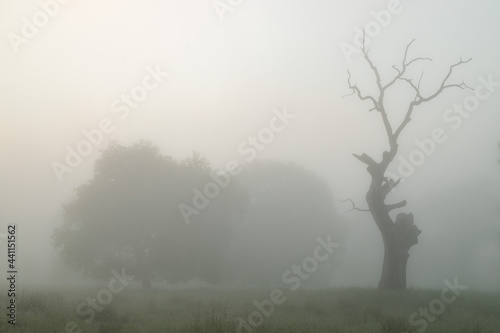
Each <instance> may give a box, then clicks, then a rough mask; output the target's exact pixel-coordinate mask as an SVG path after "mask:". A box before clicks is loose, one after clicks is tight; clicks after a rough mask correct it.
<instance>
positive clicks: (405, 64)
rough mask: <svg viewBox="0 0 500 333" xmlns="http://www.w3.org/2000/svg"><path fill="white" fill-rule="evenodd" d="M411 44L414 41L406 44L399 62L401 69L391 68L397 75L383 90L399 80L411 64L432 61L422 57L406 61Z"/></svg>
mask: <svg viewBox="0 0 500 333" xmlns="http://www.w3.org/2000/svg"><path fill="white" fill-rule="evenodd" d="M413 42H415V39H413V40H412V41H411V42H410V43H408V45H406V49H405V54H404V57H403V61H402V62H401V69H399V68H397V67H396V65H394V66H392V68H394V69H395V70H396V71H397V72H398V75H396V76H395V77H394V78H393V79H392V80H391V81H389V82H388V83H387V84H386V85H385V86H384V87H383V89H384V90H385V89H387V88H389V87H390V86H392V85H393V84H394V83H396V82H397V81H398V80H399V79H401V78H402V77H403V75H404V74H405V72H406V70H407V69H408V67H409V66H410V65H411V64H413V63H415V62H417V61H432V59H431V58H424V57H418V58H413V59H411V60H410V61H407V59H408V50H409V49H410V46H411V45H412V44H413Z"/></svg>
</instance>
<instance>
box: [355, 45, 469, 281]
mask: <svg viewBox="0 0 500 333" xmlns="http://www.w3.org/2000/svg"><path fill="white" fill-rule="evenodd" d="M413 42H414V40H412V41H411V42H410V43H409V44H408V45H407V46H406V49H405V52H404V56H403V60H402V62H401V64H400V65H399V66H396V65H394V66H393V67H392V68H393V69H394V70H395V71H396V73H395V75H393V76H392V77H391V79H390V80H388V81H387V82H384V80H382V78H381V75H380V70H379V68H378V67H377V66H376V65H375V63H374V62H373V60H372V58H371V57H370V54H369V53H370V52H369V51H370V50H367V49H366V46H365V43H364V42H363V47H362V53H363V58H364V60H365V61H366V63H367V64H368V66H369V68H370V71H371V73H372V74H373V75H374V79H375V85H376V87H377V89H376V90H377V93H375V94H365V93H364V92H363V91H362V89H361V88H360V87H359V86H358V84H355V83H353V82H352V77H351V72H350V71H349V70H348V71H347V72H348V80H347V82H348V85H349V88H350V89H351V90H352V94H350V95H355V96H357V97H358V98H359V99H360V100H361V101H363V102H366V103H367V104H369V111H370V112H371V111H375V112H377V113H378V114H379V115H380V118H381V120H382V123H383V125H384V128H385V132H386V137H387V140H388V145H389V149H388V150H385V151H383V152H382V156H381V158H380V159H377V160H378V161H377V160H376V158H373V157H371V156H369V155H368V154H366V153H363V154H361V155H358V154H353V156H354V157H356V158H357V159H358V160H359V161H360V162H362V163H363V164H366V166H367V171H368V173H369V175H370V178H371V182H370V187H369V189H368V191H367V193H366V201H367V204H368V209H360V208H357V207H356V206H355V205H354V203H353V210H360V211H362V210H364V211H369V212H370V213H371V215H372V217H373V219H374V220H375V223H376V224H377V227H378V229H379V231H380V233H381V235H382V239H383V242H384V261H383V267H382V275H381V278H380V281H379V284H378V288H379V289H405V288H406V265H407V261H408V257H409V250H410V248H411V247H412V246H413V245H415V244H417V243H418V236H419V234H420V233H421V231H420V230H419V229H418V228H417V227H416V225H415V224H414V219H413V214H411V213H399V214H398V215H397V216H396V218H395V219H393V218H392V217H391V215H390V213H391V212H392V211H393V210H396V209H400V208H402V207H404V206H405V205H406V201H405V200H402V201H400V202H397V203H386V197H387V195H388V194H389V192H391V191H392V189H393V188H394V187H396V186H398V184H399V183H400V181H401V179H397V180H395V179H391V178H389V177H387V176H386V173H387V168H388V166H389V165H390V163H391V162H392V161H393V160H394V158H395V157H396V154H397V153H398V149H399V143H398V140H399V138H400V136H401V134H402V133H403V131H404V130H405V129H406V127H407V125H408V124H409V123H410V122H411V120H412V116H413V113H414V111H415V109H416V108H417V107H419V106H422V105H424V104H426V103H428V102H430V101H432V100H434V99H435V98H437V97H438V96H440V95H441V94H442V93H443V92H445V91H447V90H449V89H452V88H459V89H470V88H469V87H467V85H466V84H465V83H463V82H462V83H449V82H448V81H449V79H450V77H451V75H452V73H453V71H454V69H455V68H456V67H457V66H460V65H462V64H465V63H468V62H469V61H470V60H471V59H468V60H465V61H464V60H462V59H460V60H459V61H458V62H456V63H455V64H453V65H451V66H450V67H449V69H448V72H447V74H446V75H445V77H444V78H443V79H442V81H441V82H440V84H439V86H438V88H437V89H434V90H433V92H432V93H430V94H424V93H423V91H422V89H421V83H422V77H423V72H422V74H421V75H420V77H419V78H418V79H417V80H415V79H412V78H410V77H408V76H407V75H408V69H409V68H410V67H413V66H412V65H414V64H415V63H418V62H423V61H432V59H430V58H423V57H417V58H411V59H410V58H409V56H408V53H409V50H410V47H411V45H412V44H413ZM398 83H402V84H403V85H406V86H407V87H409V88H410V89H411V90H412V91H413V97H412V99H411V100H410V101H409V103H408V107H407V108H406V110H405V111H404V112H405V114H404V118H403V120H402V121H401V122H399V123H398V124H396V125H394V124H393V122H391V121H390V119H389V114H388V112H387V111H388V110H387V103H386V98H387V96H388V95H389V93H390V92H391V90H390V89H391V88H393V87H395V86H396V85H397V84H398Z"/></svg>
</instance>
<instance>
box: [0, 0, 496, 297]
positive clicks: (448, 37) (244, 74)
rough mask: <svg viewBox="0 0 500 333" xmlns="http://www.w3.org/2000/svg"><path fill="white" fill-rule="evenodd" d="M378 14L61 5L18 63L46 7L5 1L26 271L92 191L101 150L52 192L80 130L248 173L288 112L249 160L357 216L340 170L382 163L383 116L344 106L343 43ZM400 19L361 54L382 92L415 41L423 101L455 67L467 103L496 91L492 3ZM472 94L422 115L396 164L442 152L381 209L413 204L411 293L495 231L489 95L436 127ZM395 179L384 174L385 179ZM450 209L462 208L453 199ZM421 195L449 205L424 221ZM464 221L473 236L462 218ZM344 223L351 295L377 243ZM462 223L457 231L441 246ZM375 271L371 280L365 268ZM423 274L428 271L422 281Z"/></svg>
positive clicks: (280, 7)
mask: <svg viewBox="0 0 500 333" xmlns="http://www.w3.org/2000/svg"><path fill="white" fill-rule="evenodd" d="M47 1H48V0H47ZM223 2H224V3H226V1H223ZM236 2H237V1H234V3H236ZM390 2H391V1H371V0H370V1H368V0H359V1H353V0H350V1H347V0H343V1H335V0H318V1H297V0H261V1H255V0H254V1H245V0H243V1H241V4H239V5H237V6H235V7H234V8H233V10H232V11H228V12H225V13H224V15H223V17H224V20H221V18H220V16H219V15H218V13H217V11H216V10H215V8H214V5H213V4H214V3H213V1H212V0H203V1H194V0H165V1H160V0H146V1H140V2H139V1H131V0H122V1H118V0H113V1H105V2H103V1H96V0H86V1H82V0H81V1H79V0H73V1H70V2H69V3H68V4H65V5H59V9H58V11H57V13H55V14H54V17H50V18H49V19H48V21H47V22H45V23H46V24H45V25H44V26H43V27H41V28H38V30H39V31H38V32H37V33H34V36H32V37H31V38H27V39H26V40H25V41H26V43H22V44H20V45H17V49H18V50H17V51H18V52H16V47H15V46H13V44H12V43H11V40H9V36H10V39H12V33H14V34H17V35H18V36H22V29H23V25H24V24H25V23H24V22H25V21H23V18H24V17H26V18H28V20H32V19H33V15H35V14H36V13H38V12H39V11H40V10H41V8H40V5H39V4H38V1H25V0H23V1H14V0H3V1H2V2H1V3H0V22H1V23H0V36H3V37H2V38H0V63H1V64H2V65H3V66H2V68H3V70H2V75H1V78H0V117H1V118H0V119H1V121H0V157H1V162H2V163H1V166H0V198H1V201H2V204H1V205H0V207H2V208H1V209H0V221H1V222H0V227H2V228H4V224H7V223H18V224H19V225H20V230H21V231H20V233H21V236H20V237H21V239H24V242H23V243H22V245H23V248H22V251H23V252H24V253H23V254H24V256H23V257H21V260H25V261H26V271H27V272H37V271H39V270H40V269H42V268H44V269H46V268H47V265H49V264H48V263H50V262H51V261H50V260H49V259H47V260H46V261H45V260H39V261H38V260H37V262H36V263H34V264H33V263H28V261H29V259H28V258H29V256H30V255H31V254H33V255H34V254H36V253H45V252H46V253H47V258H49V257H50V256H51V255H52V252H51V247H50V244H49V240H48V237H49V235H50V234H51V232H52V228H53V227H54V226H55V225H57V224H58V223H60V213H61V212H60V205H61V203H63V202H67V201H68V200H70V198H71V195H72V193H73V189H74V188H75V187H77V186H78V185H79V184H81V183H82V182H84V181H86V180H87V179H89V177H91V175H92V166H93V163H94V161H95V160H96V158H98V156H99V149H102V148H105V147H106V144H105V143H104V144H101V145H99V146H98V147H96V148H95V149H94V151H93V153H92V154H91V155H90V156H87V157H84V158H83V161H82V163H81V164H80V165H79V166H78V167H76V168H75V169H74V171H73V172H72V173H70V174H69V173H68V174H65V175H64V176H63V181H62V182H59V180H58V178H57V176H56V175H55V173H54V171H53V168H52V166H51V165H52V163H53V162H54V161H58V162H61V163H64V159H65V158H66V153H67V152H66V146H70V147H72V148H75V147H76V146H77V145H78V143H79V142H81V140H84V139H85V137H84V136H83V134H82V131H83V130H90V129H93V128H97V127H98V126H99V123H100V122H101V120H102V119H105V118H108V119H110V120H111V121H112V123H113V125H114V126H115V129H114V131H112V133H110V134H109V135H106V139H105V140H106V141H107V140H117V141H119V142H121V143H126V144H128V143H132V142H136V141H138V140H141V139H146V140H151V141H153V143H155V144H157V145H159V146H160V148H161V150H162V152H163V153H164V154H167V155H171V156H173V157H175V158H179V159H182V158H184V157H186V156H187V155H189V154H190V152H191V151H193V150H198V151H200V152H201V153H202V154H204V155H205V156H206V157H207V158H209V159H210V160H211V161H212V162H213V164H214V165H215V166H217V167H219V168H221V167H223V166H224V165H225V163H226V162H227V161H229V160H231V159H237V160H240V161H242V162H243V161H244V159H243V158H242V156H241V155H240V154H238V152H237V147H238V146H239V144H240V143H241V142H242V141H243V140H245V139H246V138H247V137H248V136H249V135H255V134H256V133H258V132H259V131H260V130H261V129H262V128H263V127H265V126H267V125H268V123H269V120H270V118H271V117H272V116H273V109H274V108H278V109H283V108H284V107H286V108H287V110H288V111H289V112H291V113H293V114H295V115H296V118H295V119H294V120H293V122H292V123H291V124H290V126H288V127H287V128H286V130H285V131H283V132H282V133H280V134H279V135H277V136H276V138H275V140H274V141H273V142H272V143H271V144H269V146H268V147H266V149H265V150H263V151H262V152H259V154H258V158H259V159H277V160H284V161H288V160H293V161H296V162H298V163H301V164H303V165H304V166H305V167H307V168H308V169H310V170H313V171H315V172H317V173H318V174H319V175H321V176H322V177H324V178H326V179H327V180H328V181H329V183H330V185H331V187H332V190H333V193H334V195H335V196H336V197H338V198H353V199H355V200H356V201H358V202H360V204H362V203H363V198H364V194H365V191H366V188H367V186H368V176H367V174H366V171H365V167H364V166H363V165H361V164H360V163H359V161H357V160H356V159H354V158H353V157H352V156H351V154H352V153H363V152H368V153H373V154H374V156H375V157H378V156H379V154H380V153H381V152H382V151H383V150H384V149H385V143H386V142H385V141H384V137H383V135H384V132H383V128H382V127H381V126H382V125H381V122H380V119H379V117H378V115H377V114H375V113H374V112H371V113H368V109H367V104H364V103H360V102H359V100H358V99H357V98H356V97H344V98H343V96H344V95H346V94H348V93H349V92H350V91H349V89H348V86H347V69H348V68H349V69H351V71H352V73H353V80H354V81H356V82H360V85H362V84H369V83H370V82H372V81H370V80H371V79H372V76H371V74H368V73H369V72H368V71H367V68H366V67H365V64H364V63H363V61H362V59H361V57H360V56H354V57H353V61H352V62H350V63H349V62H348V61H346V59H345V57H344V55H343V54H342V51H341V48H340V45H341V43H343V42H344V43H349V44H353V38H354V35H355V29H356V27H359V28H364V27H365V25H366V24H367V23H369V22H371V21H373V20H374V18H373V16H371V13H372V12H379V11H380V10H385V9H386V8H387V7H388V3H390ZM398 8H400V13H399V14H397V15H392V17H391V22H390V23H389V24H388V25H387V26H386V27H382V28H381V31H380V34H378V35H377V36H375V37H374V38H373V40H372V41H371V42H370V44H369V47H370V48H371V49H372V54H373V57H374V59H375V61H376V62H377V64H379V65H380V66H382V67H383V70H381V72H382V78H383V79H384V78H388V77H390V76H391V75H394V73H395V71H394V70H393V69H392V68H391V67H392V65H393V64H399V63H400V61H401V57H402V55H403V51H404V48H405V46H406V44H408V43H409V42H410V41H411V40H412V39H413V38H416V41H415V43H414V44H413V47H412V49H411V51H410V55H411V56H413V57H417V56H422V57H431V58H433V59H434V61H433V62H431V63H422V64H421V65H418V66H416V67H417V68H418V70H417V71H416V72H415V73H417V76H416V77H417V78H418V76H419V73H420V70H422V69H424V70H425V75H424V78H423V81H422V86H423V91H424V92H426V91H428V92H430V91H432V90H433V89H435V88H436V86H437V84H438V80H439V79H440V78H442V77H443V75H445V74H446V71H447V69H448V66H449V65H450V64H453V63H455V62H457V61H458V60H459V59H460V57H462V58H463V59H468V58H473V60H472V61H471V62H470V63H468V64H465V65H463V66H460V67H458V68H457V69H456V71H455V74H454V76H453V77H452V78H454V79H455V80H452V81H451V82H458V83H460V82H462V80H465V82H466V83H467V84H468V85H469V86H470V87H472V88H475V87H477V86H478V85H479V84H480V82H479V81H478V77H479V76H483V77H485V78H487V77H488V76H492V77H493V78H494V79H495V81H496V82H500V64H499V60H498V59H500V46H499V44H498V43H497V42H496V40H497V36H496V34H497V33H498V32H499V31H500V22H499V21H498V17H499V14H500V3H499V2H497V1H492V0H491V1H486V0H483V1H464V0H460V1H456V0H455V1H451V0H446V1H439V2H437V1H430V0H419V1H410V0H401V1H400V4H399V7H398ZM24 29H25V30H26V28H24ZM28 30H29V29H28ZM9 34H10V35H9ZM419 66H420V67H419ZM156 67H159V68H161V70H162V71H164V72H168V73H169V76H168V78H165V79H164V80H163V82H162V83H160V84H159V85H158V87H157V88H156V89H154V90H152V91H150V92H149V93H148V96H147V98H146V99H145V100H144V101H143V102H141V103H140V105H139V106H138V107H137V108H136V109H133V110H131V111H130V115H129V116H128V117H127V118H126V119H120V118H119V114H118V113H114V112H113V111H112V105H113V102H114V101H115V100H117V99H119V98H120V96H121V95H122V94H123V93H130V91H131V90H132V89H133V88H134V87H136V86H137V85H140V84H141V83H142V82H143V78H144V77H145V75H147V74H148V68H156ZM470 94H471V92H470V91H462V90H459V89H455V90H449V91H447V92H446V93H445V94H443V95H442V96H441V97H439V98H438V99H436V100H435V101H433V102H431V103H429V104H426V105H425V106H423V107H422V108H420V109H418V110H417V111H416V113H415V115H414V117H413V121H412V123H411V124H410V126H409V127H408V131H407V132H405V134H404V135H403V136H402V137H401V156H403V157H405V158H408V156H409V154H410V153H411V152H412V151H414V150H415V147H416V146H415V143H414V140H416V139H417V140H423V139H425V138H429V137H430V135H431V132H432V130H433V129H434V128H438V127H439V128H442V129H443V130H444V132H445V133H446V135H447V137H448V138H447V140H446V142H444V143H442V144H440V145H438V146H437V148H436V152H435V153H434V154H432V155H431V156H429V157H428V158H426V161H425V162H424V163H423V164H422V165H421V166H419V167H418V168H416V171H415V172H414V174H413V175H412V176H411V177H409V178H408V180H407V181H406V182H405V183H404V184H403V185H402V187H401V189H399V190H398V192H397V193H395V194H394V197H395V198H399V197H400V196H401V197H402V198H404V199H407V200H408V201H409V202H410V204H409V206H408V209H411V210H412V211H413V213H414V215H415V216H416V223H417V225H418V226H419V228H420V229H422V230H423V233H422V235H421V236H420V241H421V244H419V245H417V246H416V247H415V248H414V249H412V251H413V252H412V253H414V255H413V256H412V257H411V260H412V261H411V264H409V270H410V272H413V273H414V274H413V275H411V274H410V273H409V282H410V284H414V285H417V286H427V285H433V284H438V283H440V282H441V281H442V278H446V277H450V278H453V276H449V275H453V274H458V273H457V272H458V271H459V270H460V267H461V264H460V263H459V261H457V258H458V256H459V254H457V252H453V251H454V249H458V248H459V245H458V244H457V243H459V241H457V239H461V241H463V239H464V238H465V237H466V236H467V234H469V233H470V232H469V229H470V223H477V224H478V225H479V226H481V230H484V234H485V235H488V234H491V232H492V231H493V230H495V227H494V224H495V223H496V222H498V220H499V216H498V214H497V215H495V212H494V208H491V211H489V210H488V209H489V208H485V207H484V206H481V205H483V204H484V202H485V201H484V199H485V198H489V199H490V201H488V202H491V203H492V204H493V202H495V200H494V198H493V199H492V198H491V195H493V194H496V195H497V197H496V202H497V203H498V202H500V200H499V198H500V196H499V195H498V194H499V193H500V191H499V188H500V185H499V183H500V168H499V165H498V164H497V163H496V160H498V158H499V154H498V150H497V147H496V144H497V142H500V131H499V124H500V113H499V109H498V107H499V105H500V87H499V88H498V91H496V92H494V93H492V94H491V97H489V98H488V99H486V100H484V101H482V102H481V104H480V106H479V108H478V110H477V111H475V112H474V113H473V114H471V116H470V117H469V118H467V119H463V123H462V124H461V126H460V128H458V129H456V130H455V129H452V128H451V127H450V124H449V123H446V122H445V121H444V120H443V114H444V113H445V111H446V110H447V109H449V108H452V107H453V105H454V104H455V103H462V102H463V100H464V98H465V97H466V96H468V95H470ZM396 95H397V96H396V97H395V98H394V100H391V101H393V103H392V104H391V105H394V106H401V102H402V100H403V97H405V95H404V93H403V92H397V91H396ZM398 103H400V104H398ZM392 112H393V113H391V114H392V115H393V117H394V118H393V120H394V121H397V120H399V119H400V118H398V117H401V116H402V110H400V108H395V110H392ZM397 167H398V164H397V163H395V164H394V166H393V167H392V168H391V170H396V169H397ZM468 190H477V191H480V192H481V193H477V195H472V196H470V197H467V198H468V201H466V202H467V204H460V205H457V202H458V201H460V200H461V199H460V198H462V199H463V198H465V197H461V196H460V192H461V191H468ZM447 191H448V192H447ZM450 191H451V192H450ZM446 193H453V194H457V199H455V198H453V199H451V198H450V197H449V196H447V194H446ZM430 195H435V196H440V195H442V196H444V198H443V204H442V207H439V206H433V205H432V204H433V202H434V199H432V198H433V197H432V196H430ZM395 200H396V199H395ZM429 200H430V202H428V201H429ZM464 200H465V199H464ZM480 204H481V205H480ZM497 207H498V205H497ZM451 210H453V211H452V212H451ZM461 210H463V212H462V213H461ZM465 213H468V214H471V216H472V217H471V218H472V219H473V220H474V221H472V220H469V221H467V220H466V219H465V218H463V217H464V216H465V215H466V214H465ZM478 214H483V215H478ZM436 216H438V217H436ZM460 218H462V219H461V220H460ZM455 219H459V221H457V220H455ZM476 219H477V220H476ZM346 220H349V221H351V220H352V221H351V222H352V223H351V224H349V228H352V230H351V231H350V235H351V237H352V238H353V242H352V247H353V249H355V251H353V254H352V256H353V258H354V259H355V260H358V259H359V260H360V267H362V268H363V267H366V270H367V271H370V273H369V274H363V276H360V277H352V276H349V272H345V275H346V276H345V277H344V279H345V280H346V281H354V283H356V284H360V285H364V284H367V285H369V284H370V283H372V281H373V282H374V283H376V282H377V281H378V274H379V271H378V270H379V269H380V268H379V266H380V265H379V260H381V258H379V253H378V252H376V251H366V252H368V253H365V252H363V251H362V249H359V248H356V246H357V245H359V244H366V243H367V242H368V243H370V242H372V243H373V244H374V246H375V248H376V249H380V247H381V244H379V243H380V239H379V237H380V236H379V235H378V231H376V229H375V226H374V224H373V221H371V220H370V218H369V217H368V216H363V215H356V214H354V215H349V216H346ZM495 221H496V222H495ZM346 223H347V222H346ZM457 223H458V224H459V225H460V226H461V228H458V229H455V228H454V229H453V231H451V235H448V236H447V237H445V236H443V238H442V239H439V238H438V239H436V237H437V236H436V235H446V234H447V232H446V231H447V230H448V231H449V230H450V229H449V228H447V227H448V226H450V225H456V224H457ZM496 230H497V229H496ZM453 235H456V238H453V237H452V236H453ZM482 235H483V234H480V235H478V237H479V238H480V237H482ZM479 238H478V239H479ZM486 238H487V237H486ZM490 241H491V240H490V239H488V238H487V239H486V240H484V242H481V243H479V244H476V245H474V246H471V249H473V250H471V251H474V252H473V253H468V255H470V256H471V257H473V258H476V259H474V262H475V263H474V265H479V267H476V268H474V269H478V270H480V269H481V267H483V266H481V265H484V267H490V266H491V263H492V262H494V261H495V260H496V262H498V257H495V253H496V254H499V255H500V253H499V251H498V249H497V250H493V249H492V245H491V242H490ZM442 242H445V243H444V244H446V245H443V243H442ZM422 244H424V245H422ZM440 248H451V249H450V250H449V251H448V250H447V251H446V254H443V256H444V258H443V260H444V261H446V262H455V261H457V262H456V263H455V264H453V265H454V266H452V268H446V267H445V268H443V265H442V264H441V263H442V262H438V261H437V260H436V262H434V261H433V260H432V259H429V257H430V253H432V251H435V250H436V249H440ZM365 250H366V248H365ZM2 251H3V250H2ZM40 251H42V252H40ZM494 251H497V252H494ZM371 256H373V258H374V260H375V262H374V263H368V261H369V259H370V258H372V257H371ZM365 258H366V259H365ZM428 259H429V260H430V261H431V263H430V264H429V265H431V264H432V269H439V270H440V271H439V272H436V273H435V274H430V272H429V270H428V268H427V266H426V260H428ZM481 260H482V261H483V262H481ZM471 261H472V260H471ZM370 265H372V266H370ZM468 269H471V267H469V266H468ZM448 270H449V271H448ZM495 272H496V273H497V274H496V276H499V274H498V273H500V267H498V265H497V267H496V271H495ZM27 274H28V273H27ZM44 274H45V276H49V275H50V272H47V271H44ZM471 280H472V281H474V282H473V283H475V286H476V287H477V288H488V289H495V288H496V289H499V288H500V281H498V278H496V280H495V279H494V278H490V277H484V278H479V277H476V278H475V279H474V278H472V277H471Z"/></svg>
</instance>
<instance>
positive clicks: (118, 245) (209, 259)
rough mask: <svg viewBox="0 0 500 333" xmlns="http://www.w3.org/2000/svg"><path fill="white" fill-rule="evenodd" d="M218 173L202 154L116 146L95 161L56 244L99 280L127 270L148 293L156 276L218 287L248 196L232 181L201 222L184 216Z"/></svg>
mask: <svg viewBox="0 0 500 333" xmlns="http://www.w3.org/2000/svg"><path fill="white" fill-rule="evenodd" d="M211 171H212V170H211V168H210V165H209V163H208V161H207V160H205V159H203V158H202V157H200V155H199V154H193V156H192V157H190V158H187V159H186V160H184V161H182V162H176V161H175V160H173V159H172V158H170V157H167V156H163V155H161V154H160V151H159V149H158V147H156V146H153V145H152V144H151V143H148V142H140V143H138V144H135V145H132V146H129V147H125V146H122V145H119V144H117V143H114V144H112V145H111V146H110V147H109V148H108V149H107V150H106V151H104V152H103V154H102V156H101V158H100V159H99V160H98V161H97V162H96V164H95V167H94V176H93V178H92V179H91V180H90V181H88V182H87V183H85V184H83V185H81V186H80V187H79V188H78V189H77V194H76V198H75V199H74V200H73V201H72V202H70V203H69V204H66V205H65V206H64V223H63V224H62V226H60V227H58V228H56V229H55V231H54V234H53V240H54V245H55V246H56V248H58V249H59V250H60V253H61V255H62V256H63V258H64V260H65V262H67V263H69V264H71V265H72V266H74V267H77V268H81V269H82V270H83V272H84V273H85V274H87V275H89V276H92V277H95V278H100V277H104V278H106V277H108V276H109V271H110V269H112V268H116V269H119V268H120V267H127V272H130V274H133V275H135V276H136V278H137V279H138V280H140V281H141V282H142V285H143V288H145V289H150V288H151V280H152V278H157V279H161V280H168V281H172V282H178V281H185V280H188V279H191V278H195V277H198V278H201V279H203V280H206V281H209V282H216V281H217V279H218V278H219V276H218V275H217V271H216V270H217V268H218V267H220V266H221V264H222V263H221V261H222V260H223V258H224V257H223V256H222V255H221V254H222V253H223V252H224V250H225V248H226V247H227V246H228V245H229V241H230V236H231V227H232V224H233V223H234V221H235V219H236V216H237V215H238V214H241V213H242V211H243V209H244V205H245V196H244V193H243V191H242V190H241V188H239V187H238V186H237V183H236V182H232V183H231V184H229V186H228V187H227V188H226V189H225V190H224V191H221V193H220V195H219V196H218V197H216V198H214V199H213V200H212V202H210V205H209V207H208V208H207V209H206V210H203V211H202V212H200V214H199V219H198V220H197V221H196V222H197V223H191V224H189V225H188V224H186V223H185V221H184V220H183V218H182V215H181V214H180V212H179V205H180V204H181V203H184V202H187V203H190V202H191V201H192V197H193V196H194V194H193V189H194V188H195V187H200V188H202V186H203V185H204V184H206V182H208V181H209V180H210V179H211V178H210V175H209V173H210V172H211Z"/></svg>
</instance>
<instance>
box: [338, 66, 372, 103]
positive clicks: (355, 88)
mask: <svg viewBox="0 0 500 333" xmlns="http://www.w3.org/2000/svg"><path fill="white" fill-rule="evenodd" d="M347 74H349V77H348V79H347V83H348V84H349V88H351V90H352V93H350V94H347V95H345V96H343V97H346V96H352V95H354V94H357V95H358V97H359V99H360V100H362V101H366V100H369V101H371V102H372V103H373V106H374V109H375V110H376V109H378V103H377V100H376V99H375V98H374V97H373V96H370V95H366V96H363V94H362V93H361V90H360V89H359V87H358V85H357V84H352V83H351V72H350V71H349V70H347Z"/></svg>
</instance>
